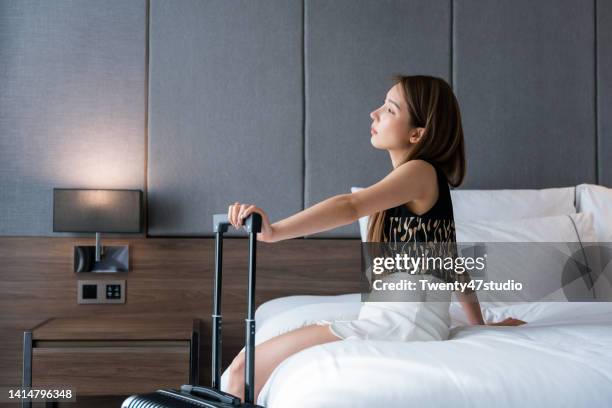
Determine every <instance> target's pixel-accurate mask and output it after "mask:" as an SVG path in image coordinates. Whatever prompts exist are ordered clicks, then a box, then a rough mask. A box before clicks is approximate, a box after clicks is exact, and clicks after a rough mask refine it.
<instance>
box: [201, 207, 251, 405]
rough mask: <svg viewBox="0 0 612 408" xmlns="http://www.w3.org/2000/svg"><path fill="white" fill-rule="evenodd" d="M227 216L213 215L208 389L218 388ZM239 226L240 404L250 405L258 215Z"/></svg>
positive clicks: (228, 223) (219, 383)
mask: <svg viewBox="0 0 612 408" xmlns="http://www.w3.org/2000/svg"><path fill="white" fill-rule="evenodd" d="M230 225H232V224H231V223H230V222H229V219H228V217H227V213H223V214H215V215H213V231H214V233H215V292H214V295H213V315H212V325H213V327H212V387H213V388H215V389H217V390H220V389H221V381H220V379H221V342H222V339H221V337H222V333H221V332H222V317H221V285H222V276H223V273H222V270H223V233H224V232H227V230H228V228H229V226H230ZM243 225H244V226H245V227H246V231H247V232H248V233H249V282H248V294H247V296H248V306H247V307H248V309H247V318H246V319H245V369H244V401H245V402H247V403H254V401H253V400H254V398H255V316H254V311H255V264H256V255H257V234H258V233H259V232H261V214H258V213H255V212H254V213H251V214H250V215H249V216H248V217H247V218H246V219H245V220H244V223H243Z"/></svg>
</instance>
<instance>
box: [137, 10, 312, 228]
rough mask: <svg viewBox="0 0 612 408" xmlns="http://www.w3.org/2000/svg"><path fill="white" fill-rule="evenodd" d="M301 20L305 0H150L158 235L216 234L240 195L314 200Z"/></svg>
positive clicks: (283, 201) (282, 207) (288, 211)
mask: <svg viewBox="0 0 612 408" xmlns="http://www.w3.org/2000/svg"><path fill="white" fill-rule="evenodd" d="M302 25H303V23H302V3H301V1H299V0H292V1H286V0H273V1H263V2H253V1H246V0H242V1H221V0H217V1H197V0H184V1H180V2H177V1H167V0H166V1H162V0H152V1H151V26H150V27H151V29H150V39H151V47H150V64H149V70H150V74H149V75H150V81H149V84H150V85H149V146H148V149H149V162H148V198H149V234H150V235H152V236H195V235H197V236H211V235H212V215H213V214H214V213H218V212H227V210H228V205H229V204H230V203H233V202H234V201H238V202H241V203H254V204H256V205H257V206H259V207H261V208H263V209H264V210H265V211H266V212H267V214H268V215H269V217H270V220H271V221H272V222H274V221H276V220H279V219H282V218H285V217H287V216H289V215H292V214H294V213H296V212H298V211H300V210H301V209H302V208H303V198H302V195H303V169H302V168H303V148H302V144H303V140H302V139H303V136H302V135H303V131H302V122H303V118H302V115H303V90H302V88H303V79H302V76H303V72H302V70H303V62H302V37H303V34H302ZM234 234H235V232H234V230H233V229H230V233H229V235H234ZM241 235H243V233H241Z"/></svg>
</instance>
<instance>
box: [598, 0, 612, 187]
mask: <svg viewBox="0 0 612 408" xmlns="http://www.w3.org/2000/svg"><path fill="white" fill-rule="evenodd" d="M611 39H612V2H610V1H603V0H600V1H598V2H597V97H598V100H597V108H598V112H597V134H598V138H599V143H598V145H599V146H598V164H599V166H598V167H599V169H598V172H599V184H601V185H604V186H608V187H612V46H611V43H610V40H611Z"/></svg>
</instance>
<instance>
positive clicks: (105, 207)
mask: <svg viewBox="0 0 612 408" xmlns="http://www.w3.org/2000/svg"><path fill="white" fill-rule="evenodd" d="M141 230H142V191H140V190H92V189H74V188H55V189H53V232H87V233H95V234H96V245H95V247H82V246H77V247H75V253H74V256H75V259H74V269H75V270H74V271H75V272H123V271H127V270H128V266H129V253H128V247H127V245H124V246H119V247H103V246H102V243H101V235H102V233H139V232H141ZM92 252H94V253H95V259H92V256H91V254H92Z"/></svg>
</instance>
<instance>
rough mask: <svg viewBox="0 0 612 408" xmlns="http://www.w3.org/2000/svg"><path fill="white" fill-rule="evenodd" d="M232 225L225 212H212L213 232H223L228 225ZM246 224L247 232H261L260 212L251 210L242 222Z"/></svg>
mask: <svg viewBox="0 0 612 408" xmlns="http://www.w3.org/2000/svg"><path fill="white" fill-rule="evenodd" d="M230 225H232V224H231V223H230V222H229V218H228V216H227V213H223V214H214V215H213V232H220V233H224V232H227V229H228V227H229V226H230ZM243 225H244V226H246V230H247V232H248V233H251V232H254V233H256V234H258V233H260V232H261V214H259V213H256V212H253V213H251V214H250V215H249V216H248V217H246V219H245V220H244V223H243Z"/></svg>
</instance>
